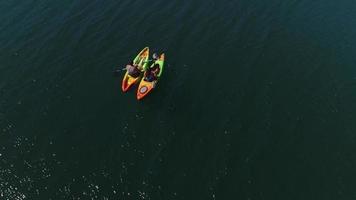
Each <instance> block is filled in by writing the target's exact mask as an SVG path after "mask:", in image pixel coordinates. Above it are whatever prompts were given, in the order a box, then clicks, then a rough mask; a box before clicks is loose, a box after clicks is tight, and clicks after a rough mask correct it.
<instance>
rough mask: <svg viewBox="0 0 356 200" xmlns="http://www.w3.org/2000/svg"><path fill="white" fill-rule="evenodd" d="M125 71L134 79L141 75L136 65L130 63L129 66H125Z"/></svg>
mask: <svg viewBox="0 0 356 200" xmlns="http://www.w3.org/2000/svg"><path fill="white" fill-rule="evenodd" d="M126 70H127V72H128V73H129V75H130V76H132V77H134V78H136V77H138V76H139V75H140V74H141V70H140V68H139V66H138V65H137V64H133V62H132V61H131V63H130V64H128V65H126Z"/></svg>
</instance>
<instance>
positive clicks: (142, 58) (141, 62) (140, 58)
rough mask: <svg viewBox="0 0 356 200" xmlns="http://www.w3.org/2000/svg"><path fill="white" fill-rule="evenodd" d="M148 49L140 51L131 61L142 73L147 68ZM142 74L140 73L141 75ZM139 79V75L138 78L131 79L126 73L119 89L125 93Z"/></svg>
mask: <svg viewBox="0 0 356 200" xmlns="http://www.w3.org/2000/svg"><path fill="white" fill-rule="evenodd" d="M149 51H150V50H149V48H148V47H145V48H144V49H142V51H141V52H140V53H139V54H138V55H137V56H136V57H135V59H134V60H133V63H134V64H137V65H138V67H139V68H141V69H142V70H141V71H142V72H144V71H145V70H146V68H147V61H148V56H149ZM141 74H142V73H141ZM140 78H141V75H140V76H138V77H132V76H131V75H129V73H128V72H127V71H126V73H125V76H124V78H123V79H122V85H121V89H122V91H123V92H126V91H127V90H129V89H130V87H131V86H132V85H134V84H135V83H137V82H138V81H139V80H140Z"/></svg>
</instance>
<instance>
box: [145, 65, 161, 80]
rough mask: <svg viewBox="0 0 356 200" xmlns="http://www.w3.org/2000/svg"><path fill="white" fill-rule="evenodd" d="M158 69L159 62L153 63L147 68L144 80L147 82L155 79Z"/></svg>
mask: <svg viewBox="0 0 356 200" xmlns="http://www.w3.org/2000/svg"><path fill="white" fill-rule="evenodd" d="M159 70H160V68H159V64H155V65H153V67H151V68H149V69H147V71H146V76H145V81H148V82H152V81H156V80H157V79H158V73H159Z"/></svg>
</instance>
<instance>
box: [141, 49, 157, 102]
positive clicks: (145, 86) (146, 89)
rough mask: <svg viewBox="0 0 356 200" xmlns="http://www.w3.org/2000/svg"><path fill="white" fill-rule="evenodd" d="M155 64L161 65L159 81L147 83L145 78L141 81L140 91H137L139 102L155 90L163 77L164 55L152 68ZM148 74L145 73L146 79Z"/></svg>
mask: <svg viewBox="0 0 356 200" xmlns="http://www.w3.org/2000/svg"><path fill="white" fill-rule="evenodd" d="M155 64H158V65H159V68H160V70H159V73H158V75H157V80H154V81H151V82H150V81H147V80H145V78H143V79H141V82H140V85H139V86H138V89H137V95H136V97H137V100H140V99H142V98H143V97H145V96H146V95H147V94H149V93H150V92H151V91H152V89H153V88H155V86H156V84H157V82H158V80H159V78H160V77H161V75H162V71H163V66H164V53H163V54H161V56H160V57H159V59H158V60H157V61H155V62H154V63H153V64H152V65H151V66H150V68H152V67H153V66H154V65H155ZM146 73H147V72H145V73H144V77H146Z"/></svg>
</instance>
